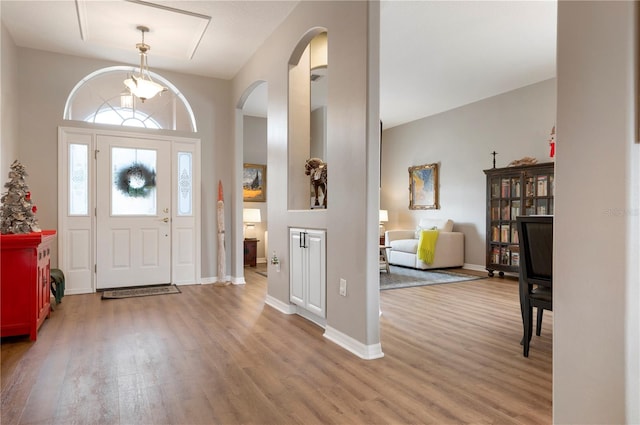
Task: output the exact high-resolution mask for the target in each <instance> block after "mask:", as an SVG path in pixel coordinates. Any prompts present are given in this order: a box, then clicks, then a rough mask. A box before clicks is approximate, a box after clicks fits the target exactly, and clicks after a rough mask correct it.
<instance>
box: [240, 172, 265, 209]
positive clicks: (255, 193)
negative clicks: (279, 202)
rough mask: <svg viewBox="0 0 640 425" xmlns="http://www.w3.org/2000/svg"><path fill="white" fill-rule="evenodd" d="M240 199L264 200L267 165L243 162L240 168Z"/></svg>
mask: <svg viewBox="0 0 640 425" xmlns="http://www.w3.org/2000/svg"><path fill="white" fill-rule="evenodd" d="M242 200H243V201H245V202H265V201H266V200H267V166H266V165H261V164H244V168H243V170H242Z"/></svg>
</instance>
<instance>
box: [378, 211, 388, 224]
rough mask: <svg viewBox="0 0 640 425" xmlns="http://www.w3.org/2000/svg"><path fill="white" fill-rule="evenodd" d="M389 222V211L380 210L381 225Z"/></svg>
mask: <svg viewBox="0 0 640 425" xmlns="http://www.w3.org/2000/svg"><path fill="white" fill-rule="evenodd" d="M387 221H389V213H388V212H387V210H380V223H386V222H387Z"/></svg>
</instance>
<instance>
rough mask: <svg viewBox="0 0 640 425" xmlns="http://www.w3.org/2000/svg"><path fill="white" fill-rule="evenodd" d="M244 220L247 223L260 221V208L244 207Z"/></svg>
mask: <svg viewBox="0 0 640 425" xmlns="http://www.w3.org/2000/svg"><path fill="white" fill-rule="evenodd" d="M242 221H243V222H245V223H260V221H261V220H260V210H259V209H258V208H244V209H243V210H242Z"/></svg>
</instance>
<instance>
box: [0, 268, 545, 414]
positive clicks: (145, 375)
mask: <svg viewBox="0 0 640 425" xmlns="http://www.w3.org/2000/svg"><path fill="white" fill-rule="evenodd" d="M246 279H247V282H248V283H247V285H244V286H227V287H215V286H211V285H203V286H183V287H181V288H180V289H181V290H182V294H179V295H162V296H153V297H145V298H129V299H123V300H105V301H102V300H101V299H100V295H99V294H91V295H75V296H69V297H65V298H64V300H63V303H62V304H61V305H60V306H59V307H58V308H57V309H56V310H55V311H54V312H53V313H52V315H51V318H50V319H48V320H47V321H46V322H45V324H44V325H43V327H42V328H41V330H40V333H39V335H38V341H37V342H36V343H31V342H29V341H28V339H24V338H9V339H3V340H2V347H1V354H2V369H1V378H2V383H1V389H2V404H1V409H2V417H1V419H2V424H3V425H9V424H240V423H242V424H305V425H306V424H462V423H473V424H489V423H492V424H512V423H513V424H549V423H551V370H552V367H551V366H552V365H551V357H552V356H551V352H552V350H551V329H552V323H553V313H551V312H545V317H544V323H543V331H542V336H540V337H536V336H535V335H534V337H533V340H532V345H531V351H530V354H529V358H524V357H523V356H522V347H521V346H520V344H519V341H520V338H521V335H522V323H521V319H520V308H519V303H518V294H517V282H516V281H515V280H512V279H506V278H505V279H500V278H493V279H482V280H477V281H472V282H464V283H454V284H447V285H434V286H427V287H419V288H407V289H395V290H387V291H382V293H381V306H382V311H383V314H382V317H381V339H382V348H383V351H384V354H385V356H384V358H382V359H378V360H368V361H367V360H361V359H359V358H357V357H356V356H354V355H352V354H350V353H349V352H347V351H346V350H344V349H342V348H340V347H338V346H337V345H335V344H333V343H332V342H330V341H328V340H326V339H325V338H323V336H322V333H323V330H322V329H321V328H319V327H317V326H315V325H313V324H312V323H310V322H308V321H306V320H305V319H303V318H301V317H299V316H295V315H294V316H288V315H284V314H282V313H280V312H278V311H276V310H274V309H272V308H271V307H269V306H266V305H265V304H264V298H265V294H266V278H264V277H263V276H261V275H259V274H257V273H255V272H254V270H253V269H250V268H248V269H246Z"/></svg>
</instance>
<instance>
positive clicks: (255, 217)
mask: <svg viewBox="0 0 640 425" xmlns="http://www.w3.org/2000/svg"><path fill="white" fill-rule="evenodd" d="M242 221H243V222H244V223H245V225H246V226H245V228H244V238H245V239H255V238H256V223H260V221H261V220H260V210H259V209H258V208H244V209H243V210H242Z"/></svg>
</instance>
